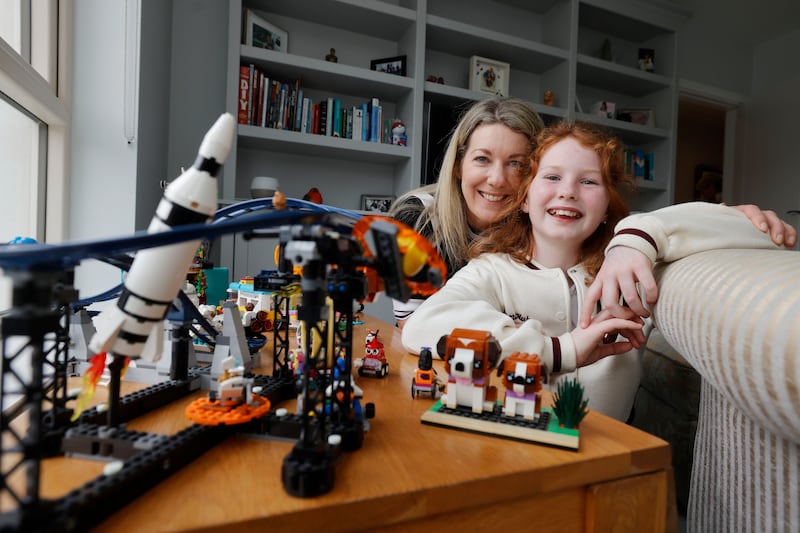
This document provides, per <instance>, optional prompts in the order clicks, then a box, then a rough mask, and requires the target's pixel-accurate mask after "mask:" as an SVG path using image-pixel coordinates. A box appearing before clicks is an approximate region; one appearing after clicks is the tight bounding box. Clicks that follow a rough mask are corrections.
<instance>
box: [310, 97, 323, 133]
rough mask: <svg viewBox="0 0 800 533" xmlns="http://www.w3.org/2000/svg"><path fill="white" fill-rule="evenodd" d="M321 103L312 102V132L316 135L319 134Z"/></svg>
mask: <svg viewBox="0 0 800 533" xmlns="http://www.w3.org/2000/svg"><path fill="white" fill-rule="evenodd" d="M320 105H321V104H314V103H312V104H311V133H313V134H314V135H319V120H320V118H319V117H320V109H319V106H320Z"/></svg>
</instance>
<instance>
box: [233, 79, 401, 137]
mask: <svg viewBox="0 0 800 533" xmlns="http://www.w3.org/2000/svg"><path fill="white" fill-rule="evenodd" d="M238 114H239V117H238V121H239V124H248V125H251V126H262V127H266V128H276V129H281V130H289V131H298V132H301V133H309V134H315V135H327V136H330V137H342V138H346V139H355V140H360V141H369V142H378V143H391V139H392V136H391V130H390V129H391V126H392V124H391V122H390V121H389V119H388V118H387V117H384V116H383V107H382V106H381V102H380V99H378V98H372V99H370V100H369V101H367V102H364V103H362V104H360V105H357V106H344V105H342V102H341V100H340V99H339V98H332V97H329V98H325V99H322V100H320V101H318V102H315V101H314V100H313V99H312V98H311V97H309V96H307V95H306V94H305V93H304V90H303V87H302V86H301V85H300V80H299V79H298V80H294V81H290V82H285V81H280V80H276V79H274V78H270V77H269V76H268V75H267V74H265V73H264V72H262V71H261V70H260V69H259V68H258V67H256V66H255V65H253V64H250V65H240V67H239V113H238Z"/></svg>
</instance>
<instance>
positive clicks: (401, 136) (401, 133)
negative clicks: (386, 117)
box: [392, 118, 408, 146]
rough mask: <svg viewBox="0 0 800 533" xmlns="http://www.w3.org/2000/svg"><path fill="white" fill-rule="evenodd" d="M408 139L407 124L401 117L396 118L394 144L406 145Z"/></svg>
mask: <svg viewBox="0 0 800 533" xmlns="http://www.w3.org/2000/svg"><path fill="white" fill-rule="evenodd" d="M407 141H408V139H407V137H406V125H405V124H403V122H402V121H401V120H400V119H397V118H396V119H394V122H393V123H392V144H395V145H397V146H405V145H406V143H407Z"/></svg>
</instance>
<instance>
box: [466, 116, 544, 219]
mask: <svg viewBox="0 0 800 533" xmlns="http://www.w3.org/2000/svg"><path fill="white" fill-rule="evenodd" d="M529 153H530V143H529V141H528V138H527V137H525V135H523V134H521V133H517V132H515V131H514V130H512V129H511V128H509V127H508V126H505V125H503V124H482V125H480V126H478V127H477V128H475V130H474V131H473V132H472V135H470V138H469V141H468V142H467V149H466V152H465V154H464V159H463V161H462V162H461V169H460V176H459V178H460V179H461V193H462V194H463V195H464V200H465V201H466V203H467V211H468V212H467V219H468V221H469V225H470V226H471V227H472V229H474V230H476V231H482V230H484V229H486V228H487V227H488V226H489V224H491V223H492V222H493V221H494V220H495V219H496V218H497V216H498V215H499V214H500V212H501V211H502V210H503V208H504V207H506V205H508V203H509V202H510V201H511V200H512V199H513V198H514V194H515V193H516V191H517V190H518V189H519V187H520V184H521V183H522V178H523V177H524V176H523V172H524V170H525V168H526V165H527V162H528V157H529Z"/></svg>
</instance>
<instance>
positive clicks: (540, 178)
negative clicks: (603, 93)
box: [523, 137, 609, 260]
mask: <svg viewBox="0 0 800 533" xmlns="http://www.w3.org/2000/svg"><path fill="white" fill-rule="evenodd" d="M608 202H609V194H608V190H607V189H606V186H605V184H604V183H603V176H602V174H601V172H600V158H599V157H598V155H597V154H596V153H595V152H594V151H592V150H590V149H588V148H586V147H585V146H583V145H582V144H580V143H579V142H578V141H577V140H575V139H574V138H572V137H568V138H566V139H563V140H561V141H559V142H557V143H556V144H554V145H553V146H551V147H550V148H549V149H548V150H547V151H546V152H545V153H544V155H543V156H542V159H541V161H540V163H539V168H538V169H537V171H536V175H535V176H534V177H533V181H532V182H531V185H530V187H529V189H528V197H527V198H526V200H525V203H524V204H523V211H525V212H527V213H528V215H529V217H530V220H531V226H532V228H533V236H534V242H535V243H536V249H537V254H536V255H537V258H538V257H539V250H540V249H541V248H543V247H548V246H556V247H560V248H559V249H560V250H561V251H563V252H567V251H569V252H570V253H573V254H575V253H578V252H579V250H580V247H581V245H582V244H583V241H585V240H586V239H587V238H589V236H591V235H592V233H594V231H595V230H596V229H597V227H598V226H599V225H600V224H601V223H602V222H603V221H604V220H605V218H606V211H607V209H608ZM565 246H566V247H570V246H571V247H572V248H566V249H565V248H564V247H565ZM574 259H575V260H577V257H576V258H574Z"/></svg>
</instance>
